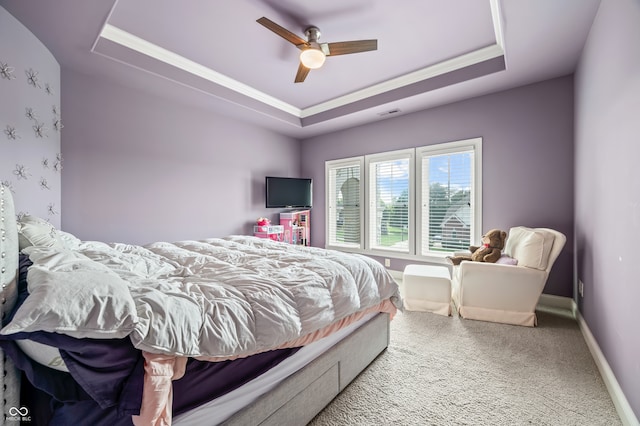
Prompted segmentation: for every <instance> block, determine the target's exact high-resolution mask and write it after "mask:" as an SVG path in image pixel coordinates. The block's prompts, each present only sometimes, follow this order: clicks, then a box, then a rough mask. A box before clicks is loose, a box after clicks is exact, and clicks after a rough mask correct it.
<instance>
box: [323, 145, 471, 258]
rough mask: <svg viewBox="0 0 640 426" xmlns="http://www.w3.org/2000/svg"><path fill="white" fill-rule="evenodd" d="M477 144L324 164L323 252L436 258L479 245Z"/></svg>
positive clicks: (408, 150) (411, 149) (433, 147)
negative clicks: (342, 251) (324, 222)
mask: <svg viewBox="0 0 640 426" xmlns="http://www.w3.org/2000/svg"><path fill="white" fill-rule="evenodd" d="M481 165H482V139H481V138H475V139H467V140H462V141H456V142H447V143H442V144H437V145H429V146H423V147H419V148H410V149H404V150H399V151H391V152H384V153H379V154H371V155H365V156H360V157H353V158H348V159H343V160H332V161H327V162H326V163H325V182H326V212H325V217H326V221H327V222H326V228H325V229H326V241H327V244H326V246H327V247H328V248H334V249H338V250H345V251H356V252H361V253H369V254H373V255H378V256H385V257H386V256H390V257H396V258H401V259H417V260H425V258H426V257H431V258H434V257H435V258H442V257H443V256H445V255H447V254H450V253H451V252H454V251H458V250H465V249H467V248H468V246H469V245H471V244H475V243H476V242H477V241H479V238H480V233H481V231H480V230H481V229H482V194H481V188H482V173H481V172H482V170H481Z"/></svg>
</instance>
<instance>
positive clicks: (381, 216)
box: [365, 149, 414, 254]
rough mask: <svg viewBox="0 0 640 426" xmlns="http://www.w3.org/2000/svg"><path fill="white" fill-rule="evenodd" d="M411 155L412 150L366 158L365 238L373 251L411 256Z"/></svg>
mask: <svg viewBox="0 0 640 426" xmlns="http://www.w3.org/2000/svg"><path fill="white" fill-rule="evenodd" d="M413 156H414V150H413V149H412V150H404V151H396V152H393V153H385V154H377V155H370V156H367V157H366V158H365V163H366V165H367V170H369V179H368V181H367V187H368V191H369V192H368V195H369V196H368V198H367V200H368V204H367V206H368V212H369V213H368V221H367V222H368V224H369V227H368V233H367V235H368V237H369V244H368V246H369V248H371V249H372V250H388V251H396V252H400V253H407V254H408V253H411V247H412V246H413V235H412V234H411V232H410V230H411V228H412V227H410V220H412V219H413V198H414V197H413V192H414V190H413V187H414V184H413V167H412V164H413Z"/></svg>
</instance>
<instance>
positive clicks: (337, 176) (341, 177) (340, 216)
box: [326, 160, 364, 248]
mask: <svg viewBox="0 0 640 426" xmlns="http://www.w3.org/2000/svg"><path fill="white" fill-rule="evenodd" d="M361 163H362V160H355V161H346V162H339V163H337V164H336V163H334V162H329V163H327V166H326V180H327V237H328V238H327V243H328V245H329V246H336V247H350V248H361V247H362V245H363V244H362V235H361V234H362V233H361V229H362V220H361V217H362V204H363V199H364V197H363V194H362V188H363V186H364V185H363V182H362V177H361V169H362V164H361Z"/></svg>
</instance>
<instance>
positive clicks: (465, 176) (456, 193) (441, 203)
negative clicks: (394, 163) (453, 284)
mask: <svg viewBox="0 0 640 426" xmlns="http://www.w3.org/2000/svg"><path fill="white" fill-rule="evenodd" d="M463 142H469V141H462V142H461V143H455V144H446V145H444V146H437V147H423V148H421V149H420V150H419V162H420V165H419V167H420V172H419V174H420V187H421V193H420V198H421V202H420V204H421V226H420V228H421V231H420V237H421V238H420V252H421V254H423V255H424V254H429V253H430V252H452V251H457V250H466V249H467V248H468V247H469V245H470V244H472V243H475V240H476V238H477V237H476V230H477V228H478V225H477V223H478V219H479V212H478V208H477V207H478V204H479V201H478V197H477V193H476V192H477V191H476V185H477V178H476V173H475V171H476V156H477V155H479V154H478V150H479V140H477V141H476V142H477V143H471V144H467V143H463Z"/></svg>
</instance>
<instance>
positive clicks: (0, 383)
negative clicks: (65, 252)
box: [0, 184, 21, 424]
mask: <svg viewBox="0 0 640 426" xmlns="http://www.w3.org/2000/svg"><path fill="white" fill-rule="evenodd" d="M17 277H18V227H17V224H16V214H15V209H14V205H13V197H12V195H11V191H10V190H9V188H7V187H5V186H4V185H1V184H0V284H1V285H2V295H1V297H0V302H2V304H1V305H0V316H1V317H2V325H3V326H4V321H5V317H6V315H7V313H8V312H9V311H10V310H11V308H12V307H13V305H14V304H15V302H16V298H17V296H18V288H17ZM0 363H1V364H2V365H1V366H0V367H1V368H0V392H2V398H0V404H1V407H2V414H3V415H2V417H1V418H2V424H7V423H9V422H7V417H15V416H16V415H19V414H18V413H20V412H21V411H20V410H21V407H20V374H19V372H18V370H17V369H16V368H15V367H14V366H13V363H12V362H11V360H9V359H7V358H6V357H5V355H4V353H3V352H2V350H0ZM14 424H15V422H14Z"/></svg>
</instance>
